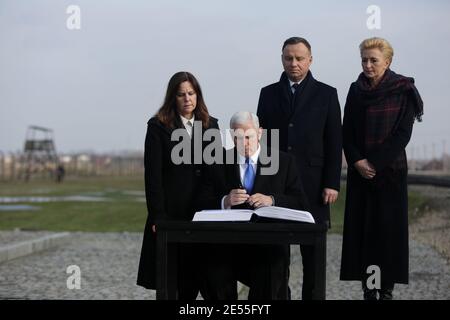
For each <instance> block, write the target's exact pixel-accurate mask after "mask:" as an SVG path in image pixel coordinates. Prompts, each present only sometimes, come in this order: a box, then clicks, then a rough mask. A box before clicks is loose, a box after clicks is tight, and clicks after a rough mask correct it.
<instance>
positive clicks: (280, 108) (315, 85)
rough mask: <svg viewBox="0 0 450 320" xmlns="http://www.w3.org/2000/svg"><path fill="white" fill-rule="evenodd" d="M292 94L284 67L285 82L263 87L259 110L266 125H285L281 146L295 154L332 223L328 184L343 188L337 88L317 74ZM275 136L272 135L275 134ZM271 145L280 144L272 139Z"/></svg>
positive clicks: (312, 195)
mask: <svg viewBox="0 0 450 320" xmlns="http://www.w3.org/2000/svg"><path fill="white" fill-rule="evenodd" d="M300 87H301V89H300V90H298V89H297V91H296V92H295V95H294V96H292V94H291V91H290V90H291V89H290V87H289V81H288V78H287V76H286V74H285V73H284V72H283V74H282V75H281V78H280V81H279V82H276V83H273V84H271V85H269V86H267V87H264V88H262V89H261V94H260V97H259V103H258V111H257V115H258V117H259V120H260V125H261V127H263V128H264V129H279V133H280V140H279V148H280V150H281V151H285V152H288V153H290V154H292V155H294V156H295V158H296V164H297V167H298V169H299V171H300V175H301V177H302V181H303V185H304V188H305V192H306V195H307V197H308V200H309V204H310V210H311V213H312V214H313V216H314V219H315V220H316V221H317V222H318V223H327V224H328V223H329V220H330V209H329V205H324V204H323V200H322V191H323V189H324V188H332V189H335V190H339V189H340V175H341V164H342V128H341V109H340V107H339V100H338V97H337V91H336V89H335V88H333V87H330V86H328V85H326V84H324V83H322V82H319V81H317V80H315V79H314V78H313V76H312V74H311V72H308V75H307V76H306V77H305V79H304V80H303V81H302V84H301V85H300ZM269 136H270V135H269ZM269 145H271V146H272V147H274V144H273V141H270V139H269Z"/></svg>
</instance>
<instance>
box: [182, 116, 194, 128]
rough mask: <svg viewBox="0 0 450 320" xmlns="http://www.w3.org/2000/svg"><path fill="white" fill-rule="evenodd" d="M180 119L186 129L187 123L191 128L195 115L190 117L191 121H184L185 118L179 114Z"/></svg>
mask: <svg viewBox="0 0 450 320" xmlns="http://www.w3.org/2000/svg"><path fill="white" fill-rule="evenodd" d="M180 118H181V121H182V122H183V125H184V126H185V127H186V125H187V123H188V122H190V123H191V125H192V127H193V126H194V121H195V114H193V115H192V118H191V119H186V118H185V117H183V116H182V115H181V114H180Z"/></svg>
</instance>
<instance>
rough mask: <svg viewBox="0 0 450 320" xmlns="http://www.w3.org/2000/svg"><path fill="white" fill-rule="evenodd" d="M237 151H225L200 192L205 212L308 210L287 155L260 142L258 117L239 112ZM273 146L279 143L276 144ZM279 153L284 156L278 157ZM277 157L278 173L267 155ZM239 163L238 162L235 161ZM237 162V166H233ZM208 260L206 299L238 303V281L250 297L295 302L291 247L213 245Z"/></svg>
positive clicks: (235, 117)
mask: <svg viewBox="0 0 450 320" xmlns="http://www.w3.org/2000/svg"><path fill="white" fill-rule="evenodd" d="M230 127H231V129H232V131H233V132H232V136H233V139H234V143H235V147H234V148H233V149H230V150H227V151H226V152H225V159H224V164H216V165H212V166H210V167H209V168H208V170H207V173H206V175H205V179H204V181H203V186H202V188H201V191H200V194H199V206H200V207H201V208H202V209H237V208H239V209H256V208H260V207H263V206H274V205H276V206H278V207H285V208H291V209H299V210H307V209H308V207H307V201H306V196H305V194H304V191H303V186H302V183H301V181H300V176H299V173H298V171H297V169H296V167H295V160H294V159H293V157H292V156H290V155H288V154H287V153H283V152H279V151H278V150H275V149H273V150H269V149H267V147H266V146H265V145H264V144H261V143H260V140H261V137H262V132H263V131H262V128H260V127H259V120H258V117H257V116H256V115H255V114H253V113H250V112H245V111H242V112H237V113H235V114H234V115H233V117H232V118H231V121H230ZM272 143H273V142H272ZM275 152H279V154H278V157H276V156H274V155H275ZM265 154H270V155H271V157H270V158H271V159H277V160H278V161H279V164H278V166H277V168H278V170H277V171H276V172H274V173H273V172H272V173H271V174H267V172H268V171H267V170H264V169H267V167H268V166H269V165H270V164H269V163H267V161H262V160H263V155H265ZM230 159H233V160H234V161H229V160H230ZM230 162H231V163H230ZM208 251H209V252H210V255H209V257H208V259H207V262H206V273H205V276H206V284H205V296H204V297H205V299H211V300H231V299H234V300H236V299H237V282H236V281H237V280H239V281H241V282H242V283H244V284H246V285H248V286H249V287H250V291H249V296H248V298H249V299H251V300H261V299H272V298H276V299H289V298H290V292H289V286H288V280H289V263H290V251H289V246H287V245H244V244H240V245H213V246H212V248H211V250H208Z"/></svg>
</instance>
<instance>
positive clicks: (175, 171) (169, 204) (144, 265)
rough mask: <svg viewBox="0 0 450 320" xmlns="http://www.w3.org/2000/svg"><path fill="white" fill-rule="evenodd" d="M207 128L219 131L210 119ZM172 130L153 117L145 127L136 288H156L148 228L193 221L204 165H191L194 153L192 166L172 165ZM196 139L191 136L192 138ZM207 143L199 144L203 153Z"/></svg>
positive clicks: (152, 238) (179, 125) (153, 244)
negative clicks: (165, 222)
mask: <svg viewBox="0 0 450 320" xmlns="http://www.w3.org/2000/svg"><path fill="white" fill-rule="evenodd" d="M178 128H182V129H184V126H183V124H182V122H181V120H180V119H179V118H177V119H176V122H175V129H178ZM209 128H217V129H218V128H219V127H218V123H217V119H215V118H213V117H210V126H209ZM173 130H174V129H171V128H169V127H167V126H165V125H164V124H162V123H161V122H160V121H159V120H158V119H157V118H155V117H153V118H151V119H150V120H149V121H148V123H147V135H146V138H145V152H144V165H145V194H146V202H147V211H148V216H147V221H146V223H145V229H144V238H143V242H142V250H141V258H140V262H139V271H138V278H137V284H138V285H140V286H143V287H145V288H147V289H155V287H156V263H157V262H156V235H155V234H154V233H153V232H152V231H151V226H152V225H153V224H155V223H157V222H158V220H159V219H179V220H191V219H192V217H193V215H194V213H195V211H196V208H195V197H196V194H197V192H198V188H199V184H200V182H201V175H202V171H203V170H202V168H203V164H194V161H193V160H194V159H193V158H194V152H192V153H191V160H192V161H191V164H178V165H177V164H174V163H173V161H172V159H171V152H172V148H174V147H175V146H176V145H177V144H178V141H171V135H172V132H173ZM194 131H195V127H194ZM203 132H204V129H203V128H202V133H203ZM195 135H196V134H195V132H194V133H193V134H192V136H193V137H195ZM208 143H209V142H202V146H201V148H202V152H203V150H204V148H205V146H206V145H207V144H208ZM192 148H194V144H192ZM192 151H194V150H192ZM202 162H203V161H202Z"/></svg>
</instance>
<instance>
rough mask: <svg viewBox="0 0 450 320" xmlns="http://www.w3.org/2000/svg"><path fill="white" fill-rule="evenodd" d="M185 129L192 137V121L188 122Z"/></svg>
mask: <svg viewBox="0 0 450 320" xmlns="http://www.w3.org/2000/svg"><path fill="white" fill-rule="evenodd" d="M185 128H186V130H187V132H188V133H189V136H190V137H192V122H190V121H188V122H186V125H185Z"/></svg>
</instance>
